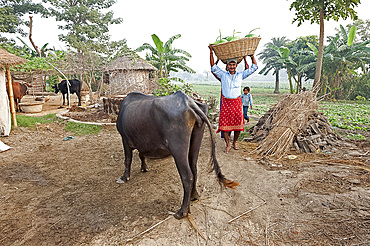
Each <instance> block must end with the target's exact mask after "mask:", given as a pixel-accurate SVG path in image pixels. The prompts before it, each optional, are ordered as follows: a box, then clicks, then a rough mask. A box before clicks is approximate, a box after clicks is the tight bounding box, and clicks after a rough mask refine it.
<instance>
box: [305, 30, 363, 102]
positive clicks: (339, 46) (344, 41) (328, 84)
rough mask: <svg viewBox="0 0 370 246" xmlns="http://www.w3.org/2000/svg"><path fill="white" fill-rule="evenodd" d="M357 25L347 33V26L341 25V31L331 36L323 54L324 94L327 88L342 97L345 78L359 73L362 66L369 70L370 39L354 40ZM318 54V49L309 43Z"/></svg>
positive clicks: (322, 87)
mask: <svg viewBox="0 0 370 246" xmlns="http://www.w3.org/2000/svg"><path fill="white" fill-rule="evenodd" d="M355 35H356V27H355V26H353V27H351V29H350V30H349V32H348V33H347V31H346V30H345V28H344V27H343V26H342V25H341V26H340V33H338V34H337V35H336V36H334V37H329V38H328V40H329V45H328V46H326V47H325V49H324V55H323V74H322V75H323V78H324V79H323V80H322V85H321V90H322V92H323V93H324V94H326V93H327V90H329V91H330V92H333V94H334V95H333V96H334V97H336V98H338V97H340V91H341V89H342V87H343V81H344V80H345V79H351V77H352V76H353V75H357V74H358V71H359V70H358V69H359V68H361V71H362V72H363V73H366V72H367V69H366V65H367V64H369V62H370V47H368V44H369V43H370V40H367V41H361V42H354V39H355ZM309 46H310V48H311V49H312V51H313V52H314V54H315V55H316V56H317V55H318V51H317V49H316V48H315V47H314V46H313V45H311V44H309Z"/></svg>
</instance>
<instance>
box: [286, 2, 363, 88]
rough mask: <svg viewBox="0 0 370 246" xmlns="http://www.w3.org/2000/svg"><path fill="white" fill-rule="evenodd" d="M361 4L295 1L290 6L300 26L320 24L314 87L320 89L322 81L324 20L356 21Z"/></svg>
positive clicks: (295, 20)
mask: <svg viewBox="0 0 370 246" xmlns="http://www.w3.org/2000/svg"><path fill="white" fill-rule="evenodd" d="M358 4H360V0H295V1H294V2H293V3H292V4H291V5H290V10H292V9H294V10H295V18H294V19H293V23H294V22H298V26H300V25H301V24H302V23H303V22H304V21H307V20H308V21H310V22H311V23H318V24H320V36H319V50H318V59H317V65H316V74H315V79H314V87H316V88H318V85H319V83H320V79H321V69H322V60H323V54H324V20H331V19H333V20H335V21H338V20H339V19H340V18H342V19H344V20H345V19H347V18H348V17H350V18H351V19H353V20H356V19H357V18H358V17H357V13H356V11H355V10H354V7H356V6H357V5H358Z"/></svg>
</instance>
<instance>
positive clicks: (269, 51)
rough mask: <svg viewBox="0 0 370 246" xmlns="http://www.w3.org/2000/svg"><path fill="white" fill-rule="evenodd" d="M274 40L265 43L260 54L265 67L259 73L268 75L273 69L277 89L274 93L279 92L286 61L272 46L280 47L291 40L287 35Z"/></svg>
mask: <svg viewBox="0 0 370 246" xmlns="http://www.w3.org/2000/svg"><path fill="white" fill-rule="evenodd" d="M271 41H272V42H269V43H267V44H265V45H264V47H265V49H264V50H262V52H261V53H259V54H258V56H259V58H260V59H262V61H263V63H264V64H265V67H264V68H263V69H262V70H261V71H260V72H259V74H264V75H267V74H268V73H269V72H270V71H271V70H273V75H275V90H274V93H276V94H278V93H279V83H280V81H279V72H280V70H281V69H283V68H284V63H282V60H281V59H280V57H281V56H280V54H279V52H278V51H277V50H276V49H274V48H271V47H276V48H278V49H279V48H280V47H283V46H285V45H286V44H287V43H288V42H289V40H288V39H287V38H286V37H281V38H272V39H271Z"/></svg>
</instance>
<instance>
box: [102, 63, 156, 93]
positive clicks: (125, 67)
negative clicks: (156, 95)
mask: <svg viewBox="0 0 370 246" xmlns="http://www.w3.org/2000/svg"><path fill="white" fill-rule="evenodd" d="M156 70H157V69H156V68H155V67H154V66H152V65H150V64H149V63H147V62H146V61H145V60H143V59H141V58H131V57H128V56H120V57H118V58H116V59H115V60H114V61H112V63H111V64H110V65H109V66H108V67H107V68H106V69H105V76H108V78H106V79H105V80H104V81H107V82H108V84H109V89H108V92H109V94H111V95H113V94H128V93H130V92H133V91H137V92H141V93H145V94H149V93H153V92H154V91H155V90H156V89H157V87H158V82H157V78H156Z"/></svg>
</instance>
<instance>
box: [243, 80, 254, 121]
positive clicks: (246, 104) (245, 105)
mask: <svg viewBox="0 0 370 246" xmlns="http://www.w3.org/2000/svg"><path fill="white" fill-rule="evenodd" d="M243 91H244V94H242V96H241V98H242V102H243V114H244V119H245V120H246V121H247V122H249V116H248V108H249V105H250V106H251V109H253V108H252V105H253V100H252V95H251V94H250V93H249V92H250V91H251V89H250V88H249V87H248V86H246V87H244V89H243Z"/></svg>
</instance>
